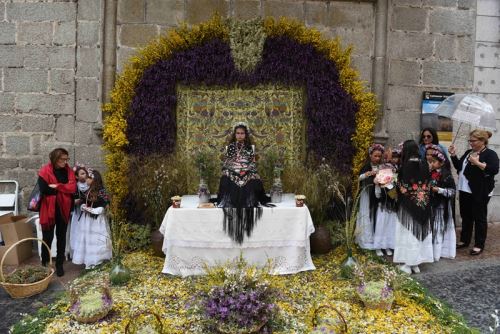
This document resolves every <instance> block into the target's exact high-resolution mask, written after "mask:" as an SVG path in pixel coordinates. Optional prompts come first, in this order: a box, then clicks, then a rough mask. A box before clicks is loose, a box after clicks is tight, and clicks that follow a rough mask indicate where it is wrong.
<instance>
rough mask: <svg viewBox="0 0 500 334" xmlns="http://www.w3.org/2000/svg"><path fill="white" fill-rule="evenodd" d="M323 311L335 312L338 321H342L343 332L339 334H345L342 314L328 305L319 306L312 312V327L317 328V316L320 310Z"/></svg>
mask: <svg viewBox="0 0 500 334" xmlns="http://www.w3.org/2000/svg"><path fill="white" fill-rule="evenodd" d="M324 309H327V310H332V311H335V313H337V314H338V315H339V318H340V320H342V325H343V331H342V332H341V333H347V321H346V320H345V318H344V316H343V315H342V313H341V312H340V311H339V310H337V309H336V308H335V307H333V306H330V305H320V306H318V307H317V308H316V309H315V310H314V313H313V318H312V325H313V327H317V326H318V314H319V312H320V311H321V310H324Z"/></svg>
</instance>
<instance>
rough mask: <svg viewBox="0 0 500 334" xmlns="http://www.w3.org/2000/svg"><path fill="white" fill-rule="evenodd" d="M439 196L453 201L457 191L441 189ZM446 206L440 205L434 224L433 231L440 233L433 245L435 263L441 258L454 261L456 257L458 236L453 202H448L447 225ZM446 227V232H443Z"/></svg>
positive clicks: (435, 236)
mask: <svg viewBox="0 0 500 334" xmlns="http://www.w3.org/2000/svg"><path fill="white" fill-rule="evenodd" d="M438 193H439V195H442V196H445V197H447V198H450V199H453V196H454V195H455V189H452V188H446V189H443V188H439V191H438ZM444 205H445V204H440V205H439V206H438V207H437V208H436V209H435V210H436V212H435V214H434V215H435V218H434V222H433V228H432V230H433V231H438V232H437V233H435V235H434V240H433V243H432V246H433V249H434V261H439V259H440V258H442V257H444V258H448V259H454V258H455V256H456V253H457V251H456V243H457V240H456V238H457V237H456V234H455V223H454V221H453V214H452V212H453V211H452V208H451V200H448V201H447V204H446V205H448V217H447V220H448V221H447V224H445V222H444V212H445V210H444ZM444 226H446V230H445V231H443V229H444Z"/></svg>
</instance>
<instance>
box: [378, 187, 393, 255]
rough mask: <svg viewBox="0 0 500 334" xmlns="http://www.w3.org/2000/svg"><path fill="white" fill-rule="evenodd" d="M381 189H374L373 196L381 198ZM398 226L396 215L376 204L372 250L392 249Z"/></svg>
mask: <svg viewBox="0 0 500 334" xmlns="http://www.w3.org/2000/svg"><path fill="white" fill-rule="evenodd" d="M381 191H382V190H381V189H380V187H379V186H376V187H375V196H376V197H377V198H380V197H381ZM398 224H399V220H398V213H397V212H396V211H393V210H390V209H388V208H386V207H385V206H384V204H383V203H379V204H378V209H377V222H376V224H375V233H374V235H373V247H374V249H394V247H395V245H396V226H397V225H398Z"/></svg>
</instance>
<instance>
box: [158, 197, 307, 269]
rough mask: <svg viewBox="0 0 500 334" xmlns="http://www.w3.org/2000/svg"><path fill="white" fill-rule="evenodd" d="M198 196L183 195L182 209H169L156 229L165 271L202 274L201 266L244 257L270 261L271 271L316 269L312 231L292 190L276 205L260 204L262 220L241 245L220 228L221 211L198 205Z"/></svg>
mask: <svg viewBox="0 0 500 334" xmlns="http://www.w3.org/2000/svg"><path fill="white" fill-rule="evenodd" d="M197 205H198V197H197V196H183V197H182V202H181V208H177V209H175V208H172V207H170V208H169V209H168V210H167V213H166V214H165V217H164V218H163V223H162V224H161V227H160V232H161V233H162V234H163V235H164V236H165V239H164V241H163V252H164V253H165V255H166V258H165V264H164V266H163V270H162V272H163V273H168V274H172V275H181V276H189V275H200V274H203V273H204V267H205V265H208V266H214V265H217V264H223V263H225V262H227V261H228V260H233V259H235V258H238V257H239V256H240V255H242V256H243V257H244V258H245V260H246V261H247V263H249V264H252V265H256V266H259V267H262V266H265V265H266V264H267V263H268V260H271V263H272V269H271V273H272V274H294V273H297V272H300V271H305V270H314V269H315V267H314V264H313V262H312V259H311V253H310V245H309V235H310V234H311V233H313V232H314V226H313V222H312V219H311V215H310V213H309V210H308V209H307V207H306V206H304V207H302V208H296V207H295V200H294V197H293V195H292V194H284V196H283V201H282V202H281V203H278V204H277V205H276V207H275V208H267V207H264V208H263V214H262V218H261V219H260V220H259V221H258V222H257V224H256V226H255V227H254V230H253V232H252V235H251V236H250V237H246V236H245V240H244V241H243V243H242V244H241V245H239V244H237V243H235V242H233V241H232V240H231V239H230V238H229V237H228V235H227V234H226V233H225V232H224V231H223V228H222V219H223V211H222V209H219V208H216V209H198V208H196V206H197Z"/></svg>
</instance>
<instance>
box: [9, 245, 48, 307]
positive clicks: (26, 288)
mask: <svg viewBox="0 0 500 334" xmlns="http://www.w3.org/2000/svg"><path fill="white" fill-rule="evenodd" d="M28 240H37V241H41V242H42V243H43V245H44V246H45V247H47V249H48V251H49V261H50V262H49V267H50V274H49V275H48V276H47V277H45V278H44V279H43V280H41V281H38V282H35V283H30V284H15V283H7V282H6V281H5V277H4V275H3V262H4V261H5V257H6V256H7V254H8V253H9V252H10V251H11V250H12V249H13V248H14V247H15V246H17V245H19V244H20V243H22V242H25V241H28ZM16 270H17V269H16ZM53 275H54V268H52V254H51V253H50V247H49V246H48V245H47V244H46V243H45V241H43V240H41V239H38V238H25V239H22V240H19V241H17V242H16V243H14V244H12V245H11V246H10V247H9V249H7V251H6V252H5V253H4V254H3V257H2V261H1V262H0V280H1V282H0V284H1V285H2V286H3V288H4V289H5V291H7V293H8V294H9V295H10V296H11V297H12V298H26V297H31V296H34V295H37V294H39V293H41V292H43V291H45V290H46V289H47V287H48V286H49V283H50V281H51V279H52V276H53Z"/></svg>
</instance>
